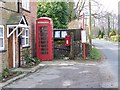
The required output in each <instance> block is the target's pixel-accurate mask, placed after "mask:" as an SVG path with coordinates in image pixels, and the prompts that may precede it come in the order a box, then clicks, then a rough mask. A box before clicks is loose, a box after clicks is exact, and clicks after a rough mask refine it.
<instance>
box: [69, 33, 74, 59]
mask: <svg viewBox="0 0 120 90" xmlns="http://www.w3.org/2000/svg"><path fill="white" fill-rule="evenodd" d="M69 58H70V59H74V34H73V32H71V31H70V55H69Z"/></svg>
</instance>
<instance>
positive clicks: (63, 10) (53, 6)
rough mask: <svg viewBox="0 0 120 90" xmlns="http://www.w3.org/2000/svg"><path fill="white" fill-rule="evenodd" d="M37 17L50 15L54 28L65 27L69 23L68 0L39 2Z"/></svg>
mask: <svg viewBox="0 0 120 90" xmlns="http://www.w3.org/2000/svg"><path fill="white" fill-rule="evenodd" d="M37 15H38V16H37V17H38V18H40V17H50V18H52V20H53V24H54V28H56V29H64V28H67V24H68V4H67V2H38V11H37Z"/></svg>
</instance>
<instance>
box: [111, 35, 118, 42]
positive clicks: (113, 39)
mask: <svg viewBox="0 0 120 90" xmlns="http://www.w3.org/2000/svg"><path fill="white" fill-rule="evenodd" d="M111 40H112V41H113V42H120V36H119V35H116V36H111Z"/></svg>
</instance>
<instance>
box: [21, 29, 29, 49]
mask: <svg viewBox="0 0 120 90" xmlns="http://www.w3.org/2000/svg"><path fill="white" fill-rule="evenodd" d="M22 45H23V47H26V46H29V30H28V29H25V30H24V31H23V34H22Z"/></svg>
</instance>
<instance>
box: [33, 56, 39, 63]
mask: <svg viewBox="0 0 120 90" xmlns="http://www.w3.org/2000/svg"><path fill="white" fill-rule="evenodd" d="M32 61H33V62H34V63H35V64H39V63H40V59H38V58H36V57H34V58H32Z"/></svg>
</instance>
